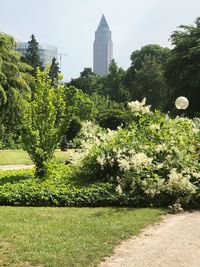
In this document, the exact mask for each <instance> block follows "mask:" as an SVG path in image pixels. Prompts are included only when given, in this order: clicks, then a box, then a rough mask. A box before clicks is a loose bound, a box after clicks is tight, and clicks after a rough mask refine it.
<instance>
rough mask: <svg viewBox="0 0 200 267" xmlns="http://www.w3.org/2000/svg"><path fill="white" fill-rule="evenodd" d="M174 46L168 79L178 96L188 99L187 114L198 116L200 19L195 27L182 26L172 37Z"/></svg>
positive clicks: (199, 110) (170, 56)
mask: <svg viewBox="0 0 200 267" xmlns="http://www.w3.org/2000/svg"><path fill="white" fill-rule="evenodd" d="M171 42H172V45H173V46H174V47H173V49H172V50H171V52H170V54H169V58H168V60H167V64H166V78H167V82H168V84H169V86H170V87H171V88H172V89H173V92H174V101H175V99H176V97H178V96H181V95H182V96H185V97H187V98H188V100H189V102H190V105H189V108H188V109H187V113H188V114H189V115H190V116H196V115H197V114H198V113H200V105H199V103H200V72H199V69H200V17H199V18H197V19H196V21H195V24H194V25H180V26H179V30H176V31H174V32H173V34H172V35H171Z"/></svg>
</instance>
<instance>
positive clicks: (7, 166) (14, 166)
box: [0, 165, 34, 171]
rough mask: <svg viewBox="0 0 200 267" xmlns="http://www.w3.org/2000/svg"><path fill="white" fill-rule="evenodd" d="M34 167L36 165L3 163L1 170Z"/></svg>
mask: <svg viewBox="0 0 200 267" xmlns="http://www.w3.org/2000/svg"><path fill="white" fill-rule="evenodd" d="M33 167H34V165H3V166H0V170H2V171H10V170H21V169H32V168H33Z"/></svg>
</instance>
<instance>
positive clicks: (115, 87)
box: [101, 59, 130, 102]
mask: <svg viewBox="0 0 200 267" xmlns="http://www.w3.org/2000/svg"><path fill="white" fill-rule="evenodd" d="M124 75H125V71H124V70H123V69H122V68H120V67H118V65H117V63H116V62H115V60H114V59H113V60H112V61H111V63H110V65H109V71H108V74H107V75H106V76H105V77H102V78H101V82H102V94H103V95H104V96H109V98H110V99H111V100H112V101H115V102H124V101H127V100H129V99H130V94H129V91H128V90H126V88H125V87H124V86H123V83H122V81H123V77H124Z"/></svg>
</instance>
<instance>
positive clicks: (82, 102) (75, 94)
mask: <svg viewBox="0 0 200 267" xmlns="http://www.w3.org/2000/svg"><path fill="white" fill-rule="evenodd" d="M65 99H66V102H67V108H66V113H67V114H70V117H71V118H78V119H79V120H90V119H92V117H93V114H94V103H93V101H92V100H91V99H90V97H89V96H88V95H87V94H84V93H83V92H82V90H80V89H77V88H76V87H74V86H70V87H65Z"/></svg>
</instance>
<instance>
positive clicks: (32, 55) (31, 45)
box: [25, 34, 42, 76]
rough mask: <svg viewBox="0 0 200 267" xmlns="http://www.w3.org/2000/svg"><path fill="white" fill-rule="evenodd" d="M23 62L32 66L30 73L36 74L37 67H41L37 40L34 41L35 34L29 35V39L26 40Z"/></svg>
mask: <svg viewBox="0 0 200 267" xmlns="http://www.w3.org/2000/svg"><path fill="white" fill-rule="evenodd" d="M25 62H26V63H28V64H29V65H31V66H32V67H33V70H32V72H31V74H32V75H33V76H35V75H36V70H37V67H40V68H42V63H41V61H40V56H39V50H38V42H37V41H36V38H35V35H34V34H32V35H31V40H30V41H28V48H27V51H26V55H25Z"/></svg>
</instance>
